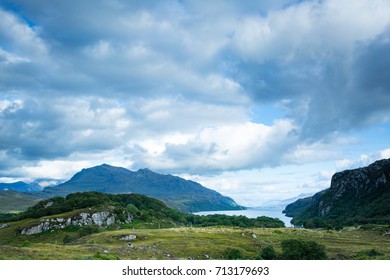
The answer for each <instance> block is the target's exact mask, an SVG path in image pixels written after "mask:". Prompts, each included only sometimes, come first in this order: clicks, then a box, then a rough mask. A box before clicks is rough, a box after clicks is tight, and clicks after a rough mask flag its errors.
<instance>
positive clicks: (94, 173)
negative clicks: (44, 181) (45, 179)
mask: <svg viewBox="0 0 390 280" xmlns="http://www.w3.org/2000/svg"><path fill="white" fill-rule="evenodd" d="M89 191H94V192H102V193H111V194H120V193H137V194H144V195H147V196H150V197H154V198H158V199H160V200H162V201H164V202H165V203H166V204H167V205H168V206H170V207H172V208H175V209H177V210H179V211H181V212H197V211H215V210H238V209H243V207H241V206H239V205H237V204H236V203H235V202H234V200H233V199H231V198H229V197H226V196H223V195H221V194H220V193H218V192H216V191H213V190H210V189H208V188H206V187H204V186H202V185H201V184H199V183H196V182H193V181H190V180H185V179H183V178H180V177H177V176H172V175H162V174H159V173H155V172H153V171H151V170H149V169H140V170H138V171H136V172H133V171H130V170H128V169H125V168H122V167H114V166H110V165H107V164H103V165H99V166H95V167H91V168H87V169H83V170H81V171H80V172H78V173H76V174H75V175H74V176H73V177H72V178H71V179H70V180H69V181H67V182H65V183H63V184H60V185H58V186H54V187H48V188H45V189H44V190H43V192H42V193H43V195H44V196H46V197H53V196H66V195H67V194H70V193H75V192H89Z"/></svg>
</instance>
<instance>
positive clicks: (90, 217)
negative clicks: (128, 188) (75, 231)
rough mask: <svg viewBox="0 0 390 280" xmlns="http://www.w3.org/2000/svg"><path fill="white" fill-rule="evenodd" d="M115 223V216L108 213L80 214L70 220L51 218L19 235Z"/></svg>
mask: <svg viewBox="0 0 390 280" xmlns="http://www.w3.org/2000/svg"><path fill="white" fill-rule="evenodd" d="M115 222H116V220H115V215H114V214H113V213H111V212H109V211H100V212H95V213H92V214H91V213H86V212H82V213H80V214H78V215H77V216H74V217H71V218H67V219H64V218H58V217H56V218H51V219H45V220H42V221H41V223H39V224H38V225H34V226H32V227H28V228H24V229H22V231H21V232H20V233H21V234H26V235H32V234H38V233H42V232H44V231H47V230H51V229H62V228H65V227H66V226H69V225H75V226H81V227H82V226H86V225H97V226H99V227H103V228H105V227H108V226H110V225H112V224H114V223H115Z"/></svg>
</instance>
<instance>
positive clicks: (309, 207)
mask: <svg viewBox="0 0 390 280" xmlns="http://www.w3.org/2000/svg"><path fill="white" fill-rule="evenodd" d="M284 212H285V213H286V214H287V215H288V216H290V217H294V219H293V220H292V223H294V224H296V225H298V224H304V225H305V226H306V227H323V226H338V225H351V224H355V223H358V224H366V223H383V224H389V223H390V159H383V160H379V161H376V162H374V163H373V164H371V165H369V166H367V167H363V168H357V169H353V170H346V171H342V172H338V173H336V174H334V175H333V177H332V181H331V186H330V188H328V189H326V190H324V191H322V192H320V193H317V194H315V195H314V196H312V197H309V198H304V199H300V200H297V201H296V202H294V203H292V204H289V205H288V206H287V207H286V209H285V211H284Z"/></svg>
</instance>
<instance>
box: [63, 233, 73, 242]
mask: <svg viewBox="0 0 390 280" xmlns="http://www.w3.org/2000/svg"><path fill="white" fill-rule="evenodd" d="M72 241H73V238H72V237H71V236H70V235H68V234H66V235H65V236H64V238H63V239H62V242H63V243H64V245H65V244H69V243H70V242H72Z"/></svg>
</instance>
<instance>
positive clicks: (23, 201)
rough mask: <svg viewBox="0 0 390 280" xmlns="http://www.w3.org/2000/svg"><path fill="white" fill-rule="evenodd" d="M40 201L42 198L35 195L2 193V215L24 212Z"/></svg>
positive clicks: (13, 192)
mask: <svg viewBox="0 0 390 280" xmlns="http://www.w3.org/2000/svg"><path fill="white" fill-rule="evenodd" d="M40 200H41V198H40V197H38V196H36V195H33V194H28V193H20V192H16V191H0V213H10V212H20V211H24V210H26V209H27V208H28V207H30V206H33V205H34V204H36V203H37V202H38V201H40Z"/></svg>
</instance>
